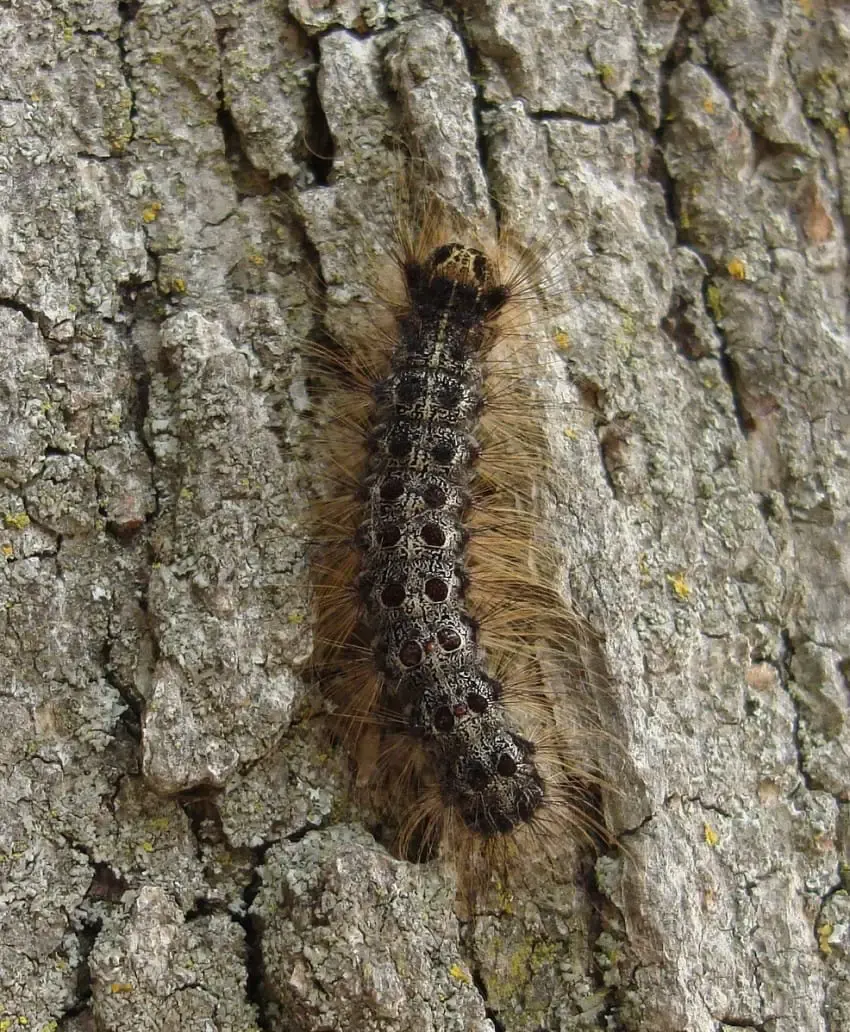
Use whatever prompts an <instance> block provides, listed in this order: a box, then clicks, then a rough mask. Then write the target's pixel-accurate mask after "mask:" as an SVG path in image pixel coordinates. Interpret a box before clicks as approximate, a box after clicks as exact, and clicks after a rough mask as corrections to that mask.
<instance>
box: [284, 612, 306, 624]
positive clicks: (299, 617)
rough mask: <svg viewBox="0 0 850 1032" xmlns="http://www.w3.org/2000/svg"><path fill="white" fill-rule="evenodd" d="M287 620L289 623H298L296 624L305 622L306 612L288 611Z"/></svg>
mask: <svg viewBox="0 0 850 1032" xmlns="http://www.w3.org/2000/svg"><path fill="white" fill-rule="evenodd" d="M286 621H287V623H291V624H296V625H297V624H302V623H304V614H303V613H287V616H286Z"/></svg>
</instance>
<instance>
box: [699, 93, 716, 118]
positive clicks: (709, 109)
mask: <svg viewBox="0 0 850 1032" xmlns="http://www.w3.org/2000/svg"><path fill="white" fill-rule="evenodd" d="M702 109H703V111H704V112H705V113H706V114H707V115H713V114H714V101H713V100H712V99H711V97H706V98H705V100H704V101H703V102H702Z"/></svg>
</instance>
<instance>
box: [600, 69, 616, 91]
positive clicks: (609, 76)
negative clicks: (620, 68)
mask: <svg viewBox="0 0 850 1032" xmlns="http://www.w3.org/2000/svg"><path fill="white" fill-rule="evenodd" d="M616 77H617V72H616V70H615V69H614V68H613V67H612V66H611V65H608V64H604V65H600V66H599V78H600V79H601V80H602V85H603V86H607V87H609V88H610V87H611V86H612V85H613V84H614V81H615V79H616Z"/></svg>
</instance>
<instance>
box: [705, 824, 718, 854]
mask: <svg viewBox="0 0 850 1032" xmlns="http://www.w3.org/2000/svg"><path fill="white" fill-rule="evenodd" d="M702 830H703V834H704V835H705V841H706V844H707V845H709V846H711V848H712V849H713V848H714V847H715V846H716V845H717V843H718V842H719V841H720V836H719V835H718V834H717V832H716V831H715V830H714V828H712V826H711V825H710V824H703V826H702Z"/></svg>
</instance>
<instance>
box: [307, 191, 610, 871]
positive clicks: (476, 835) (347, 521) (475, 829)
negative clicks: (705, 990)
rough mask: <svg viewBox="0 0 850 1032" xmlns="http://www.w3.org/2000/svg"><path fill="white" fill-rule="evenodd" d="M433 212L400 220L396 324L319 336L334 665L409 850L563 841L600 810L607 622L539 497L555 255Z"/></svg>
mask: <svg viewBox="0 0 850 1032" xmlns="http://www.w3.org/2000/svg"><path fill="white" fill-rule="evenodd" d="M421 223H422V224H421V226H420V228H419V229H418V231H415V232H411V233H408V232H405V231H399V232H398V234H397V239H396V244H395V248H394V253H393V259H394V275H395V277H396V279H397V282H396V283H395V284H394V285H393V286H388V285H387V284H386V283H384V282H382V283H381V284H380V292H381V295H382V296H383V297H385V298H389V300H388V301H387V302H386V303H385V306H384V308H385V315H386V319H385V324H384V325H382V326H379V327H376V329H375V332H374V333H373V334H371V335H370V336H369V337H368V338H367V339H360V340H351V341H343V342H341V343H339V344H338V345H328V346H327V347H325V348H317V349H316V355H317V357H318V359H319V366H320V367H321V374H320V379H321V380H322V381H323V385H324V387H325V392H326V394H327V396H328V400H327V412H328V418H327V423H326V426H325V430H324V440H323V442H322V448H321V452H322V454H324V455H325V457H326V464H327V469H328V476H327V484H328V486H329V496H328V497H325V498H324V499H323V500H322V501H320V502H319V503H318V505H317V511H316V520H315V522H316V539H317V542H318V544H317V550H316V555H315V559H314V567H313V568H314V581H315V595H316V610H317V611H316V627H317V639H318V663H319V670H320V673H321V676H322V680H323V683H324V684H325V685H326V686H330V691H331V694H332V697H333V698H334V701H335V703H336V705H337V708H338V712H339V714H340V716H341V718H342V719H343V721H347V725H348V726H347V732H348V735H349V737H350V738H353V739H354V740H355V741H357V742H361V743H362V741H363V740H366V739H369V740H372V741H374V740H375V739H377V744H378V751H379V756H378V761H377V763H376V764H375V767H376V769H377V772H378V781H379V783H380V784H381V792H382V795H383V799H384V800H385V802H387V803H388V804H390V809H391V810H393V811H394V813H393V819H394V822H395V823H396V825H397V827H398V845H399V849H400V851H401V852H402V853H403V854H406V855H410V854H414V855H419V856H422V855H426V856H427V855H430V853H431V852H433V850H434V849H435V847H437V846H438V845H442V846H443V847H444V848H448V849H449V851H453V852H456V853H461V854H466V855H468V854H469V853H470V852H472V853H476V852H478V853H481V852H483V853H485V854H488V853H492V852H493V851H494V850H503V849H504V848H505V846H506V844H507V843H508V842H517V841H519V840H521V839H522V837H523V836H531V837H533V838H534V839H535V840H536V841H538V842H541V843H542V844H543V846H544V848H545V849H550V848H552V843H553V842H554V841H555V840H556V838H557V833H558V832H560V831H561V830H562V829H564V828H565V827H567V826H569V827H579V828H582V829H588V828H592V827H598V823H597V821H596V819H595V817H594V816H593V811H594V790H593V788H592V786H593V783H594V781H595V780H596V774H595V772H594V769H593V763H592V760H591V759H590V757H589V754H588V750H587V749H586V748H585V746H586V742H587V739H589V738H592V736H593V734H594V733H595V729H594V728H593V727H592V721H591V720H589V719H588V717H587V713H588V711H589V710H588V706H587V705H586V698H585V695H586V691H585V689H586V687H587V684H588V681H589V677H588V668H587V653H588V649H590V650H591V651H592V649H591V646H592V634H591V633H590V632H589V630H588V628H587V627H586V625H584V623H583V622H582V621H581V620H580V619H578V618H577V617H576V616H575V615H574V614H573V613H572V612H571V610H570V609H569V608H568V607H567V606H566V605H565V603H564V601H563V599H562V598H561V596H560V595H559V593H558V592H557V590H556V589H555V588H554V587H553V586H552V585H554V583H556V570H555V567H556V562H555V560H554V559H550V558H548V553H547V549H546V545H545V542H544V541H542V540H541V537H540V528H539V526H538V517H537V513H536V511H535V507H534V502H533V496H534V493H535V491H536V490H538V488H539V486H540V482H541V480H542V478H543V477H545V473H546V468H547V455H546V448H545V434H544V432H543V430H542V428H541V426H540V425H539V422H538V421H536V420H535V413H536V408H535V400H534V394H533V391H532V390H531V387H530V381H531V379H532V377H533V374H534V370H535V368H536V362H537V359H536V356H535V354H534V352H533V348H534V345H533V344H530V343H529V341H528V340H527V334H526V329H527V326H528V323H529V321H530V319H531V318H532V317H533V316H531V315H530V313H531V312H532V310H533V307H534V305H535V303H539V291H540V284H541V281H542V277H543V272H542V268H543V262H544V257H545V254H541V252H540V250H539V249H535V248H531V249H528V250H525V251H522V252H520V255H519V258H518V259H516V260H513V261H512V260H511V258H510V254H509V250H508V248H507V247H505V246H502V247H495V248H488V247H487V246H486V245H482V244H480V243H479V242H478V241H476V240H475V239H474V237H473V238H472V239H471V242H468V241H469V235H468V234H466V235H465V236H466V239H464V238H463V237H462V236H461V235H460V234H458V233H457V231H456V227H455V226H452V225H451V224H447V222H446V220H444V219H443V218H442V216H439V217H438V216H436V215H435V213H434V210H433V208H432V207H431V208H429V209H428V211H426V213H425V216H424V218H423V219H422V220H421ZM506 268H507V270H508V271H505V269H506ZM553 682H554V683H559V684H560V685H561V688H560V689H553V687H552V683H553ZM556 711H557V715H556ZM392 804H395V805H394V806H393V805H392ZM555 851H557V848H556V847H555Z"/></svg>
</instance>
